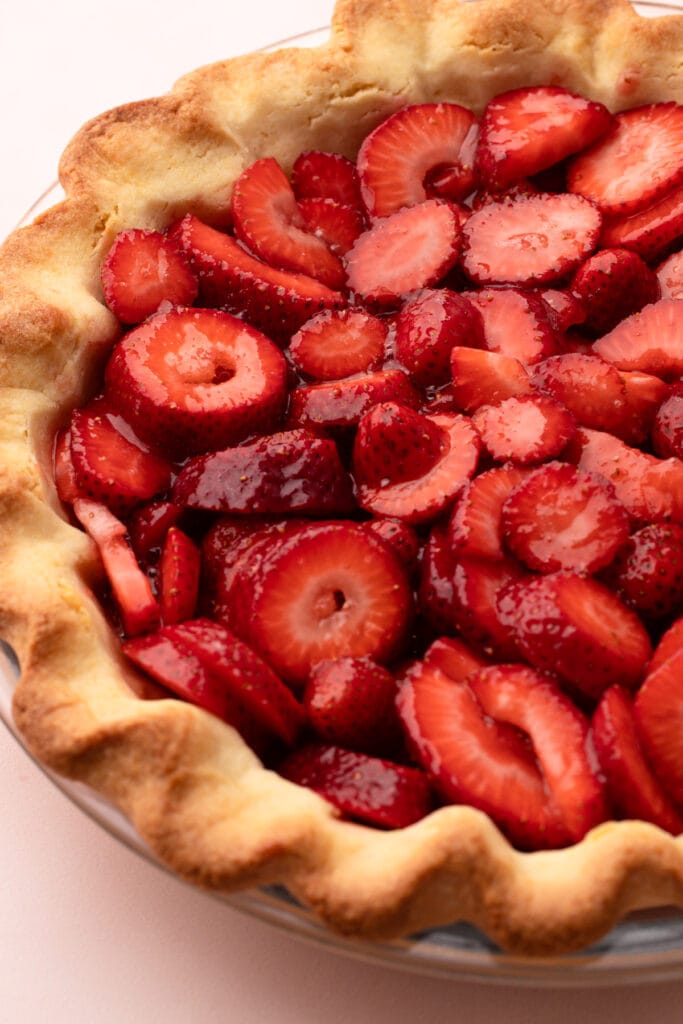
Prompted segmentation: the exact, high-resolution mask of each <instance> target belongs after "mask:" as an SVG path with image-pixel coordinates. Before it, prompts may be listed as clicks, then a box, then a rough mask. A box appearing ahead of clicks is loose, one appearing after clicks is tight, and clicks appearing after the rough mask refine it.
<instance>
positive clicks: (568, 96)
mask: <svg viewBox="0 0 683 1024" xmlns="http://www.w3.org/2000/svg"><path fill="white" fill-rule="evenodd" d="M613 123H614V118H613V117H612V115H611V114H610V112H609V111H608V110H607V108H606V107H604V106H603V105H602V103H594V102H593V101H591V100H587V99H585V98H584V97H583V96H577V95H576V94H575V93H571V92H568V90H566V89H562V88H560V87H559V86H532V87H531V88H525V89H513V90H511V91H510V92H504V93H500V94H499V95H498V96H496V97H495V98H494V99H492V100H491V101H490V102H489V104H488V105H487V107H486V109H485V110H484V114H483V116H482V120H481V132H480V137H479V146H478V149H477V156H476V164H477V170H478V172H479V176H480V179H481V180H482V181H483V183H484V185H485V186H486V187H488V188H490V189H492V190H494V191H497V192H499V191H501V190H502V189H504V188H507V187H508V186H509V185H511V184H512V183H513V182H515V181H517V180H518V179H519V178H524V177H527V176H529V175H533V174H538V172H539V171H544V170H546V168H548V167H552V165H553V164H556V163H559V161H560V160H564V159H565V157H568V156H571V155H572V154H574V153H578V152H579V151H580V150H582V149H585V148H586V146H589V145H590V144H591V143H592V142H595V141H596V139H599V138H600V137H601V136H602V135H604V134H605V132H607V131H608V130H609V129H610V128H611V127H612V125H613Z"/></svg>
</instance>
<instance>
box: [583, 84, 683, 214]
mask: <svg viewBox="0 0 683 1024" xmlns="http://www.w3.org/2000/svg"><path fill="white" fill-rule="evenodd" d="M682 179H683V107H680V106H678V105H677V104H676V103H655V104H652V105H650V106H645V107H636V108H635V109H633V110H626V111H624V112H623V113H621V114H617V117H616V124H615V126H614V128H613V129H612V131H610V132H609V133H608V134H607V135H606V136H605V137H604V138H603V139H601V140H600V141H598V142H596V143H595V145H593V146H591V147H590V148H589V149H587V150H586V152H584V153H581V154H580V155H579V156H577V157H576V158H575V159H574V160H572V162H571V163H570V165H569V168H568V171H567V182H568V185H569V190H570V191H571V192H576V193H579V194H580V195H582V196H585V197H586V198H587V199H590V200H592V201H593V202H594V203H597V204H598V205H599V206H600V207H601V209H602V210H603V211H604V212H605V213H611V214H614V213H627V212H632V211H634V210H642V209H643V208H644V207H646V206H649V205H650V204H652V203H653V202H655V200H656V199H658V198H659V197H660V196H662V195H665V194H666V193H667V192H670V191H671V189H672V188H674V187H675V186H676V185H677V184H678V183H679V182H680V181H681V180H682Z"/></svg>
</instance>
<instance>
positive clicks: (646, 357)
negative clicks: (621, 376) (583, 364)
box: [594, 299, 683, 380]
mask: <svg viewBox="0 0 683 1024" xmlns="http://www.w3.org/2000/svg"><path fill="white" fill-rule="evenodd" d="M682 322H683V304H681V303H680V302H679V301H677V300H676V299H660V300H659V302H654V303H652V304H651V305H649V306H646V307H645V309H643V310H641V312H640V313H634V314H633V316H629V317H627V318H626V319H625V320H622V321H621V323H619V324H617V326H616V327H615V328H614V330H612V331H610V332H609V334H606V335H605V336H604V337H602V338H600V340H599V341H597V342H596V343H595V345H594V351H595V352H597V353H598V355H599V356H602V358H603V359H606V360H607V362H608V363H612V364H613V365H614V366H616V367H617V368H618V369H619V370H640V371H641V372H643V373H652V374H654V375H655V376H656V377H662V378H663V379H664V380H675V379H677V378H679V377H681V376H683V331H682V330H681V323H682Z"/></svg>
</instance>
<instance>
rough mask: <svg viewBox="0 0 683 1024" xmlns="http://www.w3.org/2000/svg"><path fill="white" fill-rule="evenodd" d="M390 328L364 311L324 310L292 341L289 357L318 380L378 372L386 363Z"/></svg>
mask: <svg viewBox="0 0 683 1024" xmlns="http://www.w3.org/2000/svg"><path fill="white" fill-rule="evenodd" d="M386 339H387V327H386V325H385V324H384V323H383V321H382V320H378V319H377V317H375V316H372V315H371V314H370V313H366V312H365V311H364V310H362V309H343V310H325V312H324V313H318V314H317V316H314V317H312V318H311V319H310V320H308V321H307V322H306V323H305V324H304V325H303V327H301V328H300V329H299V330H298V331H297V333H296V334H295V335H294V337H293V338H292V340H291V342H290V344H289V349H288V351H289V356H290V358H291V360H292V362H293V363H294V365H295V366H296V367H297V369H298V370H300V371H301V372H302V373H303V374H305V375H306V376H307V377H313V378H314V379H315V380H339V379H340V378H341V377H350V376H351V375H352V374H354V373H367V372H368V371H370V370H376V369H377V368H378V367H379V366H380V365H381V363H382V362H383V360H384V350H385V345H386Z"/></svg>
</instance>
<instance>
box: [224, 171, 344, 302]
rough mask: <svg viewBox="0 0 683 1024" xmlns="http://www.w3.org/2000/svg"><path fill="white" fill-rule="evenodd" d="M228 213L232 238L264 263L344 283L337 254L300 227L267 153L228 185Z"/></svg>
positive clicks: (300, 219)
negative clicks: (229, 202)
mask: <svg viewBox="0 0 683 1024" xmlns="http://www.w3.org/2000/svg"><path fill="white" fill-rule="evenodd" d="M232 216H233V221H234V225H235V234H236V236H237V238H238V239H239V240H240V241H241V242H243V243H244V245H246V246H247V247H248V248H249V249H250V250H251V251H252V252H253V253H254V254H255V255H256V256H259V257H260V258H261V259H262V260H264V262H266V263H268V264H270V266H272V267H276V268H277V269H278V270H289V271H293V272H294V273H297V274H307V275H308V276H309V277H314V278H315V279H316V280H317V281H321V282H322V283H323V284H325V285H327V286H328V287H329V288H340V287H342V285H343V284H344V270H343V267H342V265H341V262H340V260H339V257H338V256H335V255H334V254H333V253H332V252H330V250H329V248H328V247H327V246H326V245H325V243H324V242H323V241H322V239H320V238H318V237H317V236H316V235H313V234H311V233H310V232H308V231H306V230H305V227H304V219H303V217H302V215H301V211H300V210H299V207H298V206H297V202H296V198H295V196H294V192H293V191H292V187H291V185H290V184H289V181H288V179H287V176H286V174H285V172H284V171H283V170H282V168H281V167H280V165H279V164H278V162H277V160H275V159H273V157H264V158H263V159H261V160H257V161H256V162H255V163H253V164H251V165H250V166H249V167H247V168H246V169H245V170H244V171H242V173H241V174H240V176H239V177H238V179H237V181H236V182H235V185H234V187H233V192H232Z"/></svg>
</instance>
